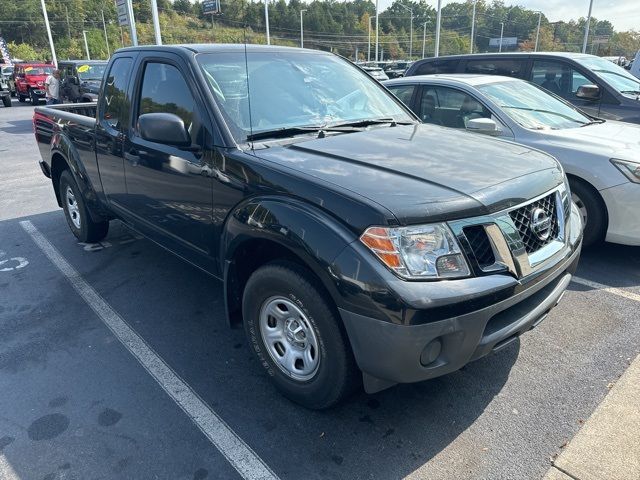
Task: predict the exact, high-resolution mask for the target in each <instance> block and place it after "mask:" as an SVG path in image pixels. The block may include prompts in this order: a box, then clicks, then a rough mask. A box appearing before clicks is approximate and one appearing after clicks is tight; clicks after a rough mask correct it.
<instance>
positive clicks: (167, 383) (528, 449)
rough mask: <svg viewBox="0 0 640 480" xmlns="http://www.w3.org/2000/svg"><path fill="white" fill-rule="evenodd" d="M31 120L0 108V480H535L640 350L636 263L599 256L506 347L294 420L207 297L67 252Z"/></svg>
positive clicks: (126, 264) (115, 254)
mask: <svg viewBox="0 0 640 480" xmlns="http://www.w3.org/2000/svg"><path fill="white" fill-rule="evenodd" d="M31 115H32V107H31V106H30V105H29V104H28V103H27V104H26V105H19V104H18V103H17V102H15V101H14V106H13V107H12V108H0V478H2V479H5V478H6V479H8V480H15V479H21V480H26V479H36V480H56V479H99V478H105V479H106V478H109V479H112V478H125V479H129V478H130V479H153V478H158V479H198V480H203V479H217V478H220V479H234V478H246V479H253V478H269V476H271V478H280V479H283V480H284V479H287V480H289V479H316V478H317V479H320V478H322V479H325V478H326V479H343V478H344V479H396V478H398V479H399V478H405V477H408V478H420V479H427V478H428V479H456V480H457V479H467V478H469V479H471V478H474V479H523V478H524V479H529V478H532V479H536V478H538V479H539V478H542V477H543V476H544V474H545V472H546V471H547V470H548V468H549V466H550V465H551V459H553V458H555V456H556V455H558V454H559V453H560V452H561V451H562V449H563V446H564V445H565V444H566V442H567V441H568V440H570V439H571V438H572V437H573V436H574V435H575V434H576V432H577V431H578V430H579V429H580V427H581V425H582V424H583V422H584V421H585V420H586V419H587V418H588V417H589V416H590V415H591V413H592V412H593V411H594V410H595V408H596V407H597V406H598V404H599V403H600V402H601V401H602V400H603V398H604V397H605V395H606V394H607V393H608V391H609V388H608V387H610V385H611V383H613V382H615V381H616V380H617V379H618V378H619V377H620V376H621V375H622V374H623V373H624V372H625V370H626V368H627V367H628V365H629V363H630V361H631V360H632V359H633V358H635V357H636V356H637V355H638V353H639V352H640V348H639V345H640V323H639V322H638V312H639V311H640V301H639V299H640V297H638V295H640V248H632V247H622V246H617V245H610V244H606V245H604V246H601V247H598V248H596V249H593V250H590V251H586V252H584V254H583V258H582V260H581V265H580V267H579V270H578V274H577V276H578V277H579V279H578V280H579V281H580V280H582V281H581V283H577V282H576V283H572V284H571V286H570V289H569V291H568V292H567V294H566V295H565V297H564V299H563V301H562V302H561V304H560V305H559V306H558V307H557V308H556V309H554V310H553V311H552V313H551V314H550V315H549V317H548V318H547V319H546V320H545V321H544V322H543V323H542V324H541V325H540V326H539V327H537V328H536V329H535V330H533V331H531V332H529V333H527V334H526V335H524V336H523V337H521V339H520V340H519V341H517V342H515V343H514V344H512V345H511V346H509V347H507V348H505V349H503V350H501V351H500V352H498V353H496V354H494V355H491V356H489V357H486V358H483V359H481V360H479V361H477V362H474V363H472V364H470V365H468V366H466V367H465V368H463V369H462V370H460V371H458V372H455V373H453V374H450V375H448V376H446V377H442V378H438V379H435V380H432V381H428V382H423V383H420V384H414V385H400V386H397V387H395V388H392V389H389V390H386V391H384V392H381V393H379V394H376V395H366V394H364V393H359V394H356V395H355V396H354V397H352V398H351V399H349V400H348V401H347V402H346V403H344V404H342V405H340V406H338V407H337V408H334V409H332V410H329V411H325V412H312V411H308V410H305V409H303V408H301V407H298V406H296V405H294V404H292V403H290V402H289V401H287V400H286V399H284V398H283V397H281V396H280V395H279V394H278V393H277V392H276V391H275V389H274V388H273V387H272V386H271V385H270V383H269V380H268V379H267V378H266V377H265V376H264V374H263V371H262V369H261V368H259V366H258V365H257V364H256V362H255V360H254V359H253V357H252V355H251V352H250V351H249V348H248V346H247V343H246V341H245V338H244V333H243V331H242V329H240V328H236V329H228V328H227V327H226V325H225V320H224V310H223V300H222V288H221V284H219V283H218V281H217V280H215V279H212V278H210V277H208V276H207V275H205V274H204V273H202V272H201V271H199V270H197V269H195V268H193V267H191V266H189V265H188V264H186V263H184V262H182V261H181V260H180V259H179V258H177V257H175V256H173V255H171V254H170V253H167V252H166V251H164V250H163V249H161V248H159V247H157V246H156V245H154V244H153V243H151V242H149V241H147V240H145V239H142V238H140V237H136V236H134V235H132V233H131V232H129V231H128V230H127V229H126V228H125V227H124V226H123V225H122V224H120V223H118V222H112V227H111V229H110V233H109V236H108V237H107V238H106V240H105V241H104V242H102V243H101V244H96V245H83V244H79V243H78V242H77V241H76V239H75V237H73V235H72V234H71V232H70V231H69V229H68V227H67V225H66V222H65V219H64V216H63V213H62V211H61V210H60V209H59V208H58V207H57V205H56V203H55V197H54V194H53V190H52V188H51V183H50V180H49V179H47V178H45V177H44V176H43V175H42V173H41V172H40V169H39V167H38V158H39V151H38V148H37V146H36V144H35V140H34V138H33V132H32V125H31ZM39 239H44V243H43V242H42V241H40V242H39ZM43 245H44V246H43ZM47 245H48V246H47ZM60 262H62V263H60ZM61 265H62V267H61ZM65 265H66V266H65ZM101 302H102V303H101ZM114 321H115V322H116V323H113V322H114ZM120 321H121V322H122V323H118V322H120ZM114 325H115V327H114ZM118 326H120V327H122V328H121V329H118V328H119V327H118ZM127 329H128V330H127ZM123 332H124V333H123ZM141 352H142V353H141ZM176 379H177V380H176ZM176 382H177V383H176ZM198 402H201V403H198ZM194 405H196V406H199V407H198V408H200V410H197V409H196V410H194V408H195V407H194ZM238 462H239V463H238ZM252 462H253V463H252ZM256 462H257V463H256ZM239 464H240V467H238V465H239ZM243 465H245V466H246V465H249V467H247V468H243ZM256 465H257V467H255V466H256ZM260 465H262V466H263V467H264V468H263V469H262V470H261V469H260ZM254 467H255V468H254Z"/></svg>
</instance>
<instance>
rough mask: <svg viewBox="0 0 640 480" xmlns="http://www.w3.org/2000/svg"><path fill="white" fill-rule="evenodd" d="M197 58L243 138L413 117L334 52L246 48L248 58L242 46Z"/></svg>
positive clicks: (231, 123)
mask: <svg viewBox="0 0 640 480" xmlns="http://www.w3.org/2000/svg"><path fill="white" fill-rule="evenodd" d="M197 59H198V62H199V64H200V66H201V68H202V71H203V73H204V76H205V78H206V79H207V82H208V84H209V87H210V89H211V91H212V92H213V95H214V97H215V99H216V101H217V103H218V105H219V107H220V109H221V111H222V113H223V115H224V117H225V120H226V121H227V123H228V124H229V128H230V130H231V132H232V134H233V136H234V138H235V139H236V141H237V142H239V143H242V142H245V141H246V140H247V136H249V135H252V134H253V135H255V134H256V133H260V132H267V131H272V130H278V129H282V130H284V129H290V128H294V127H316V126H327V127H330V126H331V125H338V124H342V123H347V122H358V121H366V120H377V119H380V118H385V119H391V120H394V121H402V122H413V121H414V119H413V117H411V116H410V115H409V114H408V113H407V111H406V110H405V109H404V108H403V107H402V106H400V105H399V104H398V102H397V101H395V100H394V98H393V97H392V96H390V95H389V94H388V93H387V92H386V91H385V90H384V89H383V88H382V87H381V86H380V85H378V84H377V83H376V82H375V80H373V79H372V78H371V77H369V76H368V75H366V74H365V73H364V72H362V70H360V69H359V68H357V67H355V66H353V65H352V64H350V63H349V62H347V61H345V60H343V59H341V58H339V57H337V56H335V55H330V54H310V53H306V52H283V51H271V52H264V51H262V52H248V53H247V55H246V60H245V54H244V52H243V51H239V52H228V53H216V54H200V55H198V56H197ZM247 72H248V77H249V81H248V82H247Z"/></svg>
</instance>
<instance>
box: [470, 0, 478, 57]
mask: <svg viewBox="0 0 640 480" xmlns="http://www.w3.org/2000/svg"><path fill="white" fill-rule="evenodd" d="M477 5H478V0H473V15H472V16H471V48H470V49H469V53H473V40H474V36H475V30H476V6H477Z"/></svg>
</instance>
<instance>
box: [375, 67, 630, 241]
mask: <svg viewBox="0 0 640 480" xmlns="http://www.w3.org/2000/svg"><path fill="white" fill-rule="evenodd" d="M385 86H386V87H387V88H389V89H390V90H391V92H393V93H394V94H395V95H396V96H397V97H398V98H400V99H401V100H402V101H403V102H404V103H405V104H406V105H407V106H409V107H410V108H411V109H412V110H413V111H414V112H415V113H416V114H417V115H418V116H419V117H420V118H421V119H422V120H423V121H424V122H426V123H435V124H439V125H443V126H446V127H452V128H459V129H467V130H470V131H474V132H479V133H485V134H488V135H492V136H497V137H500V138H505V139H509V140H514V141H516V142H518V143H521V144H524V145H527V146H530V147H534V148H537V149H540V150H543V151H545V152H547V153H549V154H551V155H553V156H554V157H555V158H557V159H558V160H559V161H560V163H561V164H562V166H563V167H564V169H565V171H566V173H567V175H568V177H569V184H570V186H571V193H572V196H573V201H574V202H575V203H576V204H577V205H578V208H579V209H580V211H581V214H582V218H583V223H584V224H585V232H584V243H585V245H590V244H594V243H596V242H599V241H601V240H604V239H605V238H606V240H608V241H610V242H616V243H622V244H626V245H640V208H639V207H640V126H637V125H632V124H628V123H623V122H617V121H615V120H602V119H597V118H595V117H592V116H590V115H588V114H586V113H585V112H582V111H580V110H578V109H577V108H575V107H574V106H573V105H571V104H570V103H568V102H565V101H564V100H562V99H561V98H560V97H558V96H556V95H553V94H550V93H548V92H547V91H545V90H544V89H542V88H541V87H539V86H538V85H536V84H534V83H530V82H525V81H523V80H518V79H515V78H509V77H501V76H489V75H469V74H454V75H426V76H416V77H407V78H404V79H399V80H390V81H389V82H385Z"/></svg>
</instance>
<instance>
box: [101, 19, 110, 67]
mask: <svg viewBox="0 0 640 480" xmlns="http://www.w3.org/2000/svg"><path fill="white" fill-rule="evenodd" d="M101 12H102V28H103V29H104V42H105V43H106V44H107V59H109V57H110V56H111V50H109V36H108V35H107V24H106V23H104V10H102V11H101Z"/></svg>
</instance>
